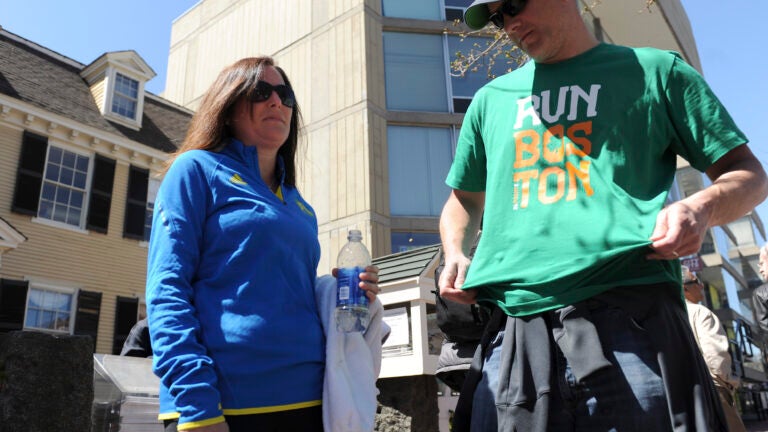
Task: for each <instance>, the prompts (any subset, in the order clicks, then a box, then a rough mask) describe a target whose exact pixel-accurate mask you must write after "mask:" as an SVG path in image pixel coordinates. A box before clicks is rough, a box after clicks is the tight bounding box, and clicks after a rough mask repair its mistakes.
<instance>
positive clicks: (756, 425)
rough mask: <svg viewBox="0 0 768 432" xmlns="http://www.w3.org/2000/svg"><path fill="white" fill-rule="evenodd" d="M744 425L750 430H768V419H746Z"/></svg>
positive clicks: (752, 431) (755, 431) (764, 431)
mask: <svg viewBox="0 0 768 432" xmlns="http://www.w3.org/2000/svg"><path fill="white" fill-rule="evenodd" d="M744 426H746V427H747V431H748V432H768V420H761V421H746V422H744Z"/></svg>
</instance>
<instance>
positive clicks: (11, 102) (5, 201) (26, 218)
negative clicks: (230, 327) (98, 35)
mask: <svg viewBox="0 0 768 432" xmlns="http://www.w3.org/2000/svg"><path fill="white" fill-rule="evenodd" d="M0 59H2V61H0V258H1V259H0V332H7V331H12V330H32V331H42V332H48V333H53V334H85V335H90V336H91V337H92V338H93V340H94V342H95V346H94V350H95V351H96V352H99V353H119V351H120V348H121V347H122V344H123V341H124V340H125V338H126V336H127V335H128V332H129V331H130V329H131V326H133V324H134V323H135V322H136V321H137V319H138V317H139V316H140V315H141V314H142V313H143V311H144V304H143V303H144V301H143V299H144V285H145V278H146V259H147V258H146V257H147V242H146V240H147V239H148V234H149V225H150V221H151V214H152V203H153V201H154V190H156V186H157V185H158V184H159V183H158V180H157V179H156V178H155V177H154V174H157V172H158V171H159V170H160V169H161V168H162V166H163V163H164V161H165V160H166V158H167V154H168V152H170V151H173V150H175V149H176V146H177V145H178V143H180V142H181V140H182V139H183V137H184V134H185V132H186V128H187V124H188V122H189V120H190V118H191V115H192V112H191V111H189V110H187V109H186V108H182V107H180V106H178V105H175V104H173V103H171V102H169V101H167V100H164V99H162V98H160V97H158V96H155V95H153V94H151V93H148V92H145V91H144V83H146V82H147V81H148V80H149V79H151V78H152V77H153V76H154V75H155V73H154V71H153V70H152V69H151V68H150V67H149V66H148V65H147V64H146V63H145V62H144V60H142V58H141V56H139V55H138V54H137V53H136V52H134V51H118V52H108V53H105V54H103V55H101V56H100V57H99V58H97V59H95V60H94V61H93V62H91V63H90V64H88V65H85V64H81V63H79V62H76V61H74V60H72V59H70V58H67V57H66V56H64V55H61V54H59V53H56V52H54V51H51V50H49V49H47V48H45V47H43V46H40V45H37V44H36V43H34V42H32V41H29V40H26V39H24V38H22V37H21V36H18V35H15V34H13V33H10V32H8V31H5V30H2V29H1V28H0Z"/></svg>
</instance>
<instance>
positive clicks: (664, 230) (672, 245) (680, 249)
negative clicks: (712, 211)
mask: <svg viewBox="0 0 768 432" xmlns="http://www.w3.org/2000/svg"><path fill="white" fill-rule="evenodd" d="M687 201H688V200H682V201H677V202H675V203H672V204H670V205H669V206H667V207H665V208H664V209H662V210H661V212H659V215H658V216H657V217H656V228H655V229H654V230H653V234H652V235H651V241H652V242H653V243H651V248H652V249H653V251H654V252H653V253H651V254H649V255H647V256H646V257H647V258H648V259H658V260H671V259H674V258H679V257H681V256H685V255H691V254H695V253H697V252H698V251H699V249H700V248H701V243H702V242H703V241H704V236H705V235H706V233H707V228H708V227H709V223H708V222H709V214H708V213H707V212H706V211H705V210H703V208H699V209H698V210H697V208H696V207H695V206H694V205H692V203H689V202H687Z"/></svg>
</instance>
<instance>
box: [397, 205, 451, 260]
mask: <svg viewBox="0 0 768 432" xmlns="http://www.w3.org/2000/svg"><path fill="white" fill-rule="evenodd" d="M446 198H448V196H447V195H446ZM391 239H392V253H399V252H406V251H409V250H411V249H417V248H420V247H425V246H433V245H436V244H438V243H440V234H439V233H436V232H399V231H393V232H392V235H391Z"/></svg>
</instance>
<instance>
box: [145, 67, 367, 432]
mask: <svg viewBox="0 0 768 432" xmlns="http://www.w3.org/2000/svg"><path fill="white" fill-rule="evenodd" d="M299 133H300V111H299V105H298V103H297V101H296V97H295V95H294V91H293V89H292V87H291V83H290V81H289V80H288V76H287V75H286V74H285V72H284V71H283V70H282V69H281V68H279V67H277V66H275V64H274V62H273V60H272V59H271V58H269V57H251V58H244V59H241V60H239V61H237V62H235V63H234V64H232V65H230V66H228V67H226V68H224V70H222V71H221V73H220V74H219V75H218V77H217V78H216V79H215V81H214V83H213V84H212V85H211V87H210V88H209V89H208V90H207V92H206V93H205V94H204V96H203V97H202V100H201V102H200V106H199V108H198V110H197V112H196V113H195V115H194V117H193V118H192V121H191V124H190V126H189V130H188V132H187V136H186V138H185V140H184V143H183V144H182V146H181V148H180V149H179V150H178V151H177V152H176V153H175V154H174V155H172V157H171V159H170V161H169V168H168V169H167V171H166V173H165V177H164V179H163V181H162V183H161V186H160V188H159V191H158V193H157V198H156V201H155V212H154V219H153V225H152V234H151V238H150V243H149V257H148V265H147V293H146V297H147V311H148V317H149V329H150V335H151V339H152V348H153V350H154V364H153V369H154V372H155V373H156V374H157V375H158V376H159V377H160V382H161V388H160V419H161V420H164V422H165V425H166V431H176V430H179V431H181V430H194V431H195V432H227V431H229V432H245V431H248V432H250V431H266V432H269V431H307V432H313V431H322V430H323V418H322V406H321V403H322V402H321V400H322V391H323V376H324V368H325V339H324V334H323V328H322V325H321V321H320V314H319V312H318V308H317V305H316V299H315V284H316V278H317V275H316V269H317V265H318V261H319V258H320V245H319V242H318V238H317V235H318V226H317V219H316V217H315V212H314V210H313V209H312V207H311V206H310V205H309V203H307V202H306V201H305V200H304V199H303V198H302V196H301V194H300V193H299V191H298V189H297V188H296V177H297V171H296V158H297V144H298V137H299ZM365 270H366V271H365V272H363V273H361V274H360V278H361V279H362V281H361V282H360V286H361V288H363V289H364V290H366V291H367V296H368V297H369V299H371V300H372V301H373V300H375V294H376V293H377V292H378V291H379V288H378V285H377V281H378V269H377V268H376V267H375V266H369V267H367V268H366V269H365ZM329 432H330V431H329Z"/></svg>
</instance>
